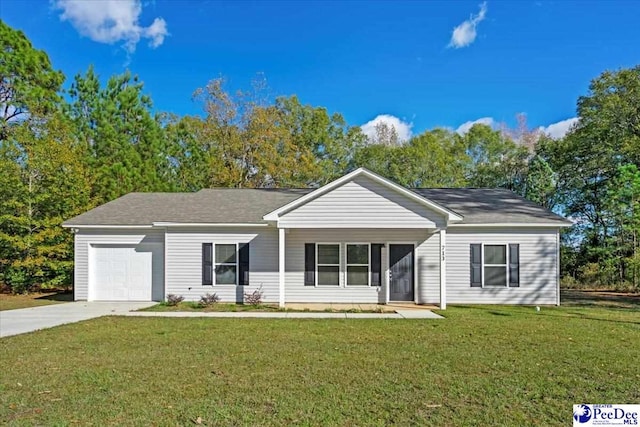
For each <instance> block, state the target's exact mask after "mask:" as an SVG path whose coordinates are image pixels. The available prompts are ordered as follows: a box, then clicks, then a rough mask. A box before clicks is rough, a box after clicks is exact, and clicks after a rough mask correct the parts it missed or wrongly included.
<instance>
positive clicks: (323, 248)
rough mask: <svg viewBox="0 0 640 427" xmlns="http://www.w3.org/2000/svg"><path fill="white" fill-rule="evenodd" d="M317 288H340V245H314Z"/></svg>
mask: <svg viewBox="0 0 640 427" xmlns="http://www.w3.org/2000/svg"><path fill="white" fill-rule="evenodd" d="M316 247H317V250H316V257H317V262H316V265H317V266H318V267H317V268H318V274H317V275H316V281H317V285H318V286H340V245H339V244H337V243H336V244H327V243H318V244H317V245H316Z"/></svg>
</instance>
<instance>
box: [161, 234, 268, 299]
mask: <svg viewBox="0 0 640 427" xmlns="http://www.w3.org/2000/svg"><path fill="white" fill-rule="evenodd" d="M247 242H248V243H249V285H247V286H237V285H209V286H203V285H202V244H203V243H213V244H214V245H215V244H216V243H218V244H224V243H227V244H231V243H247ZM166 248H167V250H166V255H165V256H166V286H167V294H175V295H182V296H183V297H184V298H185V300H186V301H197V300H199V299H200V297H201V296H202V295H204V294H206V293H216V294H218V296H219V297H220V298H221V301H224V302H240V301H242V297H243V293H244V292H253V291H254V290H255V289H258V288H259V287H260V286H261V285H262V290H263V292H264V301H265V302H270V303H274V302H278V289H279V286H278V285H279V283H278V230H277V229H275V228H267V227H250V228H249V227H236V228H232V227H229V228H226V227H225V228H218V229H189V228H168V229H167V234H166Z"/></svg>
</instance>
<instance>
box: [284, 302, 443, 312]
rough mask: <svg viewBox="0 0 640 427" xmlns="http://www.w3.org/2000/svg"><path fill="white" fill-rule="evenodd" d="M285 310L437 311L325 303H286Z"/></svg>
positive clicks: (404, 305)
mask: <svg viewBox="0 0 640 427" xmlns="http://www.w3.org/2000/svg"><path fill="white" fill-rule="evenodd" d="M285 307H286V308H288V309H291V310H310V311H331V310H334V311H348V310H359V311H374V312H378V313H395V312H397V310H403V311H404V310H437V309H438V306H436V305H418V304H414V303H409V302H407V303H389V304H325V303H292V302H290V303H287V304H286V306H285Z"/></svg>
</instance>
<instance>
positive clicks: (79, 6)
mask: <svg viewBox="0 0 640 427" xmlns="http://www.w3.org/2000/svg"><path fill="white" fill-rule="evenodd" d="M0 16H1V17H2V19H3V20H4V21H5V22H7V23H8V24H9V25H11V26H13V27H16V28H19V29H21V30H23V31H24V32H25V33H26V34H27V36H28V37H29V38H30V39H31V40H32V42H33V43H34V45H35V46H36V47H37V48H40V49H44V50H45V51H46V52H47V53H48V54H49V56H50V58H51V60H52V62H53V65H54V66H55V67H56V68H58V69H61V70H62V71H63V72H64V73H65V75H66V76H67V82H66V85H68V84H69V83H70V81H71V79H72V77H73V76H74V75H75V74H77V73H79V72H84V71H86V69H87V67H88V66H89V64H94V65H95V68H96V70H97V72H98V73H99V74H100V75H101V77H103V78H106V77H108V76H109V75H111V74H115V73H121V72H122V71H124V70H125V69H126V68H129V69H130V70H131V71H132V72H133V73H135V74H138V75H139V76H140V78H141V79H142V80H143V81H144V83H145V88H146V91H147V93H149V94H150V95H151V96H152V98H153V101H154V104H155V108H156V109H157V110H159V111H170V112H174V113H177V114H198V113H200V111H201V109H200V106H199V105H198V104H196V103H194V102H193V101H192V100H191V95H192V93H193V91H194V90H195V89H196V88H198V87H201V86H204V85H205V84H206V82H207V81H208V80H210V79H212V78H215V77H219V76H224V77H226V78H227V79H228V87H229V88H230V89H237V88H248V87H249V85H250V81H251V79H252V78H253V77H255V76H256V73H264V74H265V76H266V78H267V80H268V83H269V86H270V88H271V91H272V93H273V94H276V95H292V94H296V95H298V97H299V98H300V99H301V100H302V101H303V102H304V103H308V104H312V105H315V106H324V107H326V108H328V109H329V111H330V112H339V113H342V114H343V115H344V116H345V118H346V119H347V121H348V122H349V123H350V124H353V125H362V124H365V123H367V122H369V121H371V120H372V119H374V118H375V117H377V116H379V115H386V116H388V117H387V118H386V119H385V120H389V121H391V122H393V123H395V124H396V125H397V127H401V128H402V129H400V130H401V131H402V132H405V133H408V132H412V133H413V134H417V133H420V132H422V131H424V130H426V129H430V128H433V127H436V126H447V127H450V128H454V129H455V128H458V127H459V126H460V125H462V124H463V123H465V122H468V121H475V120H478V119H481V118H484V121H485V122H488V123H498V122H506V123H508V124H509V125H514V124H515V115H516V114H517V113H519V112H524V113H526V114H527V118H528V122H529V125H530V126H532V127H539V126H544V127H546V126H548V125H550V124H553V123H557V122H560V121H563V120H566V119H570V118H572V117H574V116H575V114H576V113H575V103H576V100H577V98H578V96H580V95H583V94H585V93H586V92H587V89H588V84H589V81H590V80H591V79H592V78H594V77H596V76H597V75H598V74H600V73H601V72H602V71H604V70H605V69H617V68H621V67H630V66H633V65H636V64H637V63H639V62H640V25H638V19H639V18H640V2H638V1H627V2H616V1H601V2H570V1H535V0H534V1H514V2H504V1H491V0H489V1H487V2H485V3H480V2H478V1H446V2H418V1H410V2H381V1H376V2H357V1H348V2H338V1H331V2H308V1H301V2H294V1H286V2H267V1H257V2H214V1H196V0H189V1H178V0H171V1H165V0H156V1H142V2H141V1H138V0H90V1H81V0H80V1H77V0H54V1H51V2H48V1H46V0H39V1H31V0H3V1H2V3H1V4H0ZM114 22H117V23H118V24H117V25H114ZM456 28H457V31H455V32H454V29H456ZM454 35H455V37H453V36H454ZM394 120H395V121H394ZM564 127H566V126H564ZM564 127H563V126H562V125H559V126H556V128H553V129H554V132H560V133H561V132H562V130H563V128H564Z"/></svg>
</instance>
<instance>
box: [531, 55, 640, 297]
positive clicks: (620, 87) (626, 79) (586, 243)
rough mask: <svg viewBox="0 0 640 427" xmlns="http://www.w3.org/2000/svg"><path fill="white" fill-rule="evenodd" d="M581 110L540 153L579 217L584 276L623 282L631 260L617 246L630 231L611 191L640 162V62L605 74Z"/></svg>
mask: <svg viewBox="0 0 640 427" xmlns="http://www.w3.org/2000/svg"><path fill="white" fill-rule="evenodd" d="M577 110H578V116H579V120H578V123H577V124H576V126H575V127H574V128H573V129H572V130H571V131H570V132H569V134H567V135H566V137H565V138H563V139H561V140H558V141H555V142H548V143H545V144H542V146H541V149H540V150H539V153H540V154H541V155H542V156H543V158H544V159H545V160H546V161H547V162H548V164H549V166H550V167H551V168H552V169H553V171H554V172H555V174H556V179H557V191H556V195H555V196H554V198H555V199H556V200H557V202H558V205H559V206H560V207H561V208H562V210H563V213H564V214H565V215H568V216H570V217H572V218H574V219H575V220H576V223H577V225H576V226H574V229H575V230H576V231H577V232H578V233H579V235H580V239H579V243H577V244H578V251H577V253H578V257H579V260H578V261H577V263H576V264H577V265H579V266H581V267H579V268H578V269H579V270H580V271H581V272H582V273H580V274H582V279H583V280H588V281H591V282H593V283H594V284H598V283H599V284H601V285H606V286H612V285H615V284H623V283H622V282H623V281H624V279H623V276H624V275H625V274H624V272H623V270H624V268H625V266H624V263H625V261H623V258H624V257H623V256H622V253H621V252H619V251H618V250H617V249H616V248H617V245H618V244H619V243H621V242H622V241H623V240H621V239H624V238H625V237H624V236H625V235H626V233H625V232H624V229H623V227H622V225H621V224H622V222H621V221H620V218H621V217H620V216H619V215H618V214H617V213H614V212H613V211H612V199H611V197H612V196H611V195H612V194H614V193H616V192H617V191H618V189H619V187H620V186H621V185H622V184H621V183H620V181H619V179H620V173H621V172H620V171H621V169H620V168H621V167H623V166H626V165H635V166H636V167H638V166H639V165H640V66H636V67H634V68H630V69H623V70H618V71H614V72H611V71H606V72H604V73H602V74H601V75H600V76H598V77H597V78H595V79H594V80H593V81H592V82H591V84H590V86H589V92H588V94H587V95H585V96H582V97H580V98H579V99H578V104H577ZM614 211H615V209H614ZM623 216H624V215H623ZM616 218H617V219H616ZM627 222H628V221H625V223H627ZM580 274H579V276H580ZM579 278H580V277H579Z"/></svg>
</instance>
